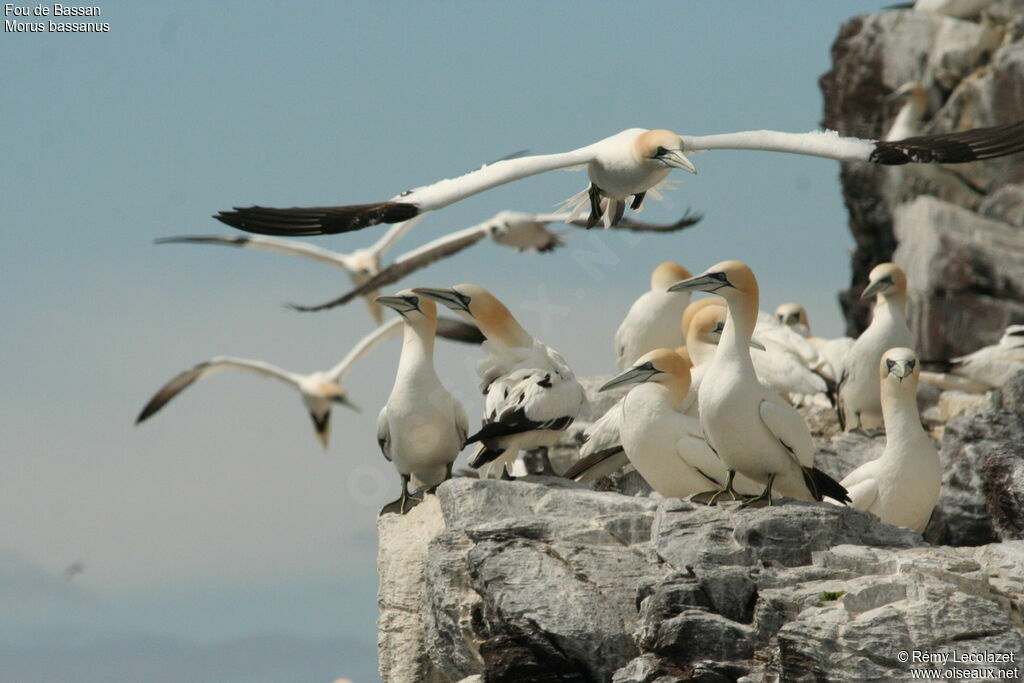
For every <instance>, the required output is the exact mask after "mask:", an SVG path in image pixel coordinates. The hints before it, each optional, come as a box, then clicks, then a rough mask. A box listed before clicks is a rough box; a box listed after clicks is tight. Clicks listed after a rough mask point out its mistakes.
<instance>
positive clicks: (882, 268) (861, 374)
mask: <svg viewBox="0 0 1024 683" xmlns="http://www.w3.org/2000/svg"><path fill="white" fill-rule="evenodd" d="M860 296H861V298H862V299H867V298H868V297H871V296H875V310H874V313H873V314H872V317H871V324H870V325H868V328H867V329H866V330H864V332H863V333H861V335H860V336H859V337H857V340H856V341H855V342H854V343H853V346H851V347H850V351H849V353H847V354H846V359H845V360H844V369H843V374H842V376H841V377H840V378H839V388H838V400H839V406H838V408H839V422H840V425H841V426H842V428H843V429H844V430H845V431H850V430H853V429H857V428H861V429H877V428H879V427H881V426H882V403H881V398H880V395H879V381H878V361H879V360H880V359H881V358H882V354H883V353H885V352H886V351H888V350H889V349H892V348H896V347H908V348H909V347H913V345H914V335H913V334H911V332H910V328H909V327H907V276H906V275H905V274H904V273H903V270H902V269H901V268H900V267H899V266H897V265H896V264H894V263H880V264H878V265H877V266H875V267H874V268H872V269H871V272H870V273H869V274H868V286H867V288H865V289H864V291H863V292H862V293H861V295H860Z"/></svg>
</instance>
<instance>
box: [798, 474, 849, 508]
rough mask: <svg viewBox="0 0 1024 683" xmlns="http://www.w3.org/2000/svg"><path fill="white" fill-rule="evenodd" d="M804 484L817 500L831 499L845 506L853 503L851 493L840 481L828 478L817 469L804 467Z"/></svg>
mask: <svg viewBox="0 0 1024 683" xmlns="http://www.w3.org/2000/svg"><path fill="white" fill-rule="evenodd" d="M803 472H804V482H805V483H806V484H807V488H809V489H810V490H811V493H812V494H813V495H814V499H815V500H821V499H822V498H831V499H833V500H837V501H839V502H840V503H843V504H844V505H845V504H847V503H851V502H853V501H852V500H851V498H850V493H849V492H848V491H847V490H846V489H845V488H844V487H843V485H842V484H840V483H839V482H838V481H836V480H835V479H833V478H832V477H830V476H828V475H827V474H825V473H824V472H822V471H821V470H819V469H818V468H817V467H804V468H803Z"/></svg>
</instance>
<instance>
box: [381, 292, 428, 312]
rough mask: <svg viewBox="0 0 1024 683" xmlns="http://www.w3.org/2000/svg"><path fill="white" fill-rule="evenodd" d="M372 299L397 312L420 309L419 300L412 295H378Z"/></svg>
mask: <svg viewBox="0 0 1024 683" xmlns="http://www.w3.org/2000/svg"><path fill="white" fill-rule="evenodd" d="M374 301H376V302H377V303H378V304H380V305H381V306H387V307H388V308H390V309H393V310H396V311H398V312H399V313H408V312H409V311H418V310H420V301H419V299H417V298H416V297H414V296H378V297H377V298H376V299H374Z"/></svg>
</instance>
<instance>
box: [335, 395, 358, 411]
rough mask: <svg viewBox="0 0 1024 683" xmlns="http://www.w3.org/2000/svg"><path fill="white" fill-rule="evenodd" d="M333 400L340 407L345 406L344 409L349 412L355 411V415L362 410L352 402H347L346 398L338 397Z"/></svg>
mask: <svg viewBox="0 0 1024 683" xmlns="http://www.w3.org/2000/svg"><path fill="white" fill-rule="evenodd" d="M335 400H336V401H337V402H338V403H340V404H341V405H343V406H345V407H346V408H348V409H349V410H352V411H355V412H357V413H361V412H363V409H362V408H360V407H359V406H358V405H356V404H355V403H353V402H352V401H350V400H348V396H339V397H338V398H337V399H335Z"/></svg>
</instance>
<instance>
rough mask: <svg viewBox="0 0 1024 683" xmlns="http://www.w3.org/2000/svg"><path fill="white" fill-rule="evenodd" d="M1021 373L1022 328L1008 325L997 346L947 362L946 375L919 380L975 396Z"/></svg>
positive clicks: (1023, 353)
mask: <svg viewBox="0 0 1024 683" xmlns="http://www.w3.org/2000/svg"><path fill="white" fill-rule="evenodd" d="M1020 370H1024V325H1010V326H1009V327H1007V328H1006V331H1005V332H1004V333H1003V336H1002V337H1001V338H1000V339H999V342H998V343H997V344H992V345H990V346H985V347H982V348H980V349H978V350H977V351H974V352H973V353H969V354H967V355H966V356H960V357H959V358H954V359H952V360H951V361H950V362H949V368H948V369H947V370H946V372H922V373H921V380H922V381H924V382H928V383H929V384H933V385H935V386H938V387H941V388H942V389H955V390H957V391H966V392H970V393H974V394H983V393H985V392H986V391H988V390H989V389H994V388H996V387H1001V386H1002V385H1003V384H1004V383H1005V382H1006V380H1008V379H1010V377H1011V376H1013V375H1014V374H1015V373H1017V372H1019V371H1020Z"/></svg>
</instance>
